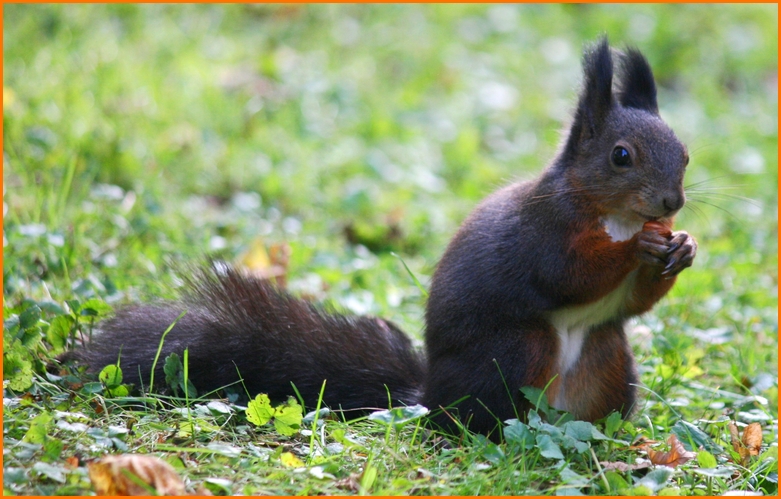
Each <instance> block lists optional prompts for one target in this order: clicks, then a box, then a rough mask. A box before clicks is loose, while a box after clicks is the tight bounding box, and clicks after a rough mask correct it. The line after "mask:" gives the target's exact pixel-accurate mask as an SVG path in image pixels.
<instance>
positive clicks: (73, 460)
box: [65, 456, 79, 469]
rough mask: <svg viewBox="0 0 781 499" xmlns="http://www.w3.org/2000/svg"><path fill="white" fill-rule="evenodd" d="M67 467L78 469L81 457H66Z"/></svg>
mask: <svg viewBox="0 0 781 499" xmlns="http://www.w3.org/2000/svg"><path fill="white" fill-rule="evenodd" d="M65 467H66V468H70V469H76V468H78V467H79V458H78V457H76V456H71V457H69V458H66V459H65Z"/></svg>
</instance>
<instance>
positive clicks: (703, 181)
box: [684, 175, 727, 189]
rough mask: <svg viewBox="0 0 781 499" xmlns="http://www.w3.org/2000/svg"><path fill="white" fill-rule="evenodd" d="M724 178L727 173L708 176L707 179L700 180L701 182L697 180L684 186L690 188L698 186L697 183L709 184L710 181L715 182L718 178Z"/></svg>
mask: <svg viewBox="0 0 781 499" xmlns="http://www.w3.org/2000/svg"><path fill="white" fill-rule="evenodd" d="M723 178H727V175H719V176H718V177H711V178H706V179H705V180H700V181H699V182H695V183H693V184H690V185H689V186H685V187H684V188H686V189H688V188H689V187H694V186H697V185H703V184H707V183H709V182H715V181H716V180H721V179H723Z"/></svg>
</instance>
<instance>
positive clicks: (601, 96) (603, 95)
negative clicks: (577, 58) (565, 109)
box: [567, 37, 613, 153]
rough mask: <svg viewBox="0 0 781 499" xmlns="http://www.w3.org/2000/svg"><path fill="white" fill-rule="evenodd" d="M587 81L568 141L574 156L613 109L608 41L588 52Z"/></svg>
mask: <svg viewBox="0 0 781 499" xmlns="http://www.w3.org/2000/svg"><path fill="white" fill-rule="evenodd" d="M583 77H584V82H583V90H581V92H580V98H579V100H578V108H577V110H576V111H575V118H574V120H573V122H572V127H571V129H570V132H569V139H568V141H567V149H568V150H570V152H573V153H574V152H575V149H577V146H578V144H579V143H580V141H581V140H583V139H589V138H592V137H594V136H595V135H596V134H597V132H598V131H599V130H600V128H601V126H602V123H603V122H604V120H605V117H606V116H607V114H608V112H609V111H610V108H611V106H612V105H613V58H612V56H611V54H610V46H609V45H608V43H607V38H606V37H602V38H601V39H600V40H599V41H598V42H597V43H596V44H595V45H593V46H591V47H589V48H587V49H586V50H585V51H584V53H583Z"/></svg>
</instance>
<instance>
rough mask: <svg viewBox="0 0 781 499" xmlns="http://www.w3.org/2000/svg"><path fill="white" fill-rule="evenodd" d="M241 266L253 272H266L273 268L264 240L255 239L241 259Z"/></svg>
mask: <svg viewBox="0 0 781 499" xmlns="http://www.w3.org/2000/svg"><path fill="white" fill-rule="evenodd" d="M239 260H240V261H241V264H242V265H243V266H245V267H247V268H248V269H250V270H253V271H264V270H266V269H268V268H269V267H271V258H269V256H268V252H267V251H266V245H265V244H263V240H261V239H255V240H254V241H252V242H251V243H250V247H249V249H248V250H247V251H246V252H245V253H244V254H243V255H241V257H240V258H239Z"/></svg>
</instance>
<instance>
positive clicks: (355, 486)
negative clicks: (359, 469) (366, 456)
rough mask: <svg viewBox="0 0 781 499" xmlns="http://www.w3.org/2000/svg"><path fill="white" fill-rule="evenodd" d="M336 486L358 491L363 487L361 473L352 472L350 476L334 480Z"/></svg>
mask: <svg viewBox="0 0 781 499" xmlns="http://www.w3.org/2000/svg"><path fill="white" fill-rule="evenodd" d="M334 485H336V488H339V489H346V490H349V491H352V492H358V491H359V490H360V489H361V475H360V474H358V473H350V475H349V476H346V477H344V478H342V479H341V480H337V481H336V482H334Z"/></svg>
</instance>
